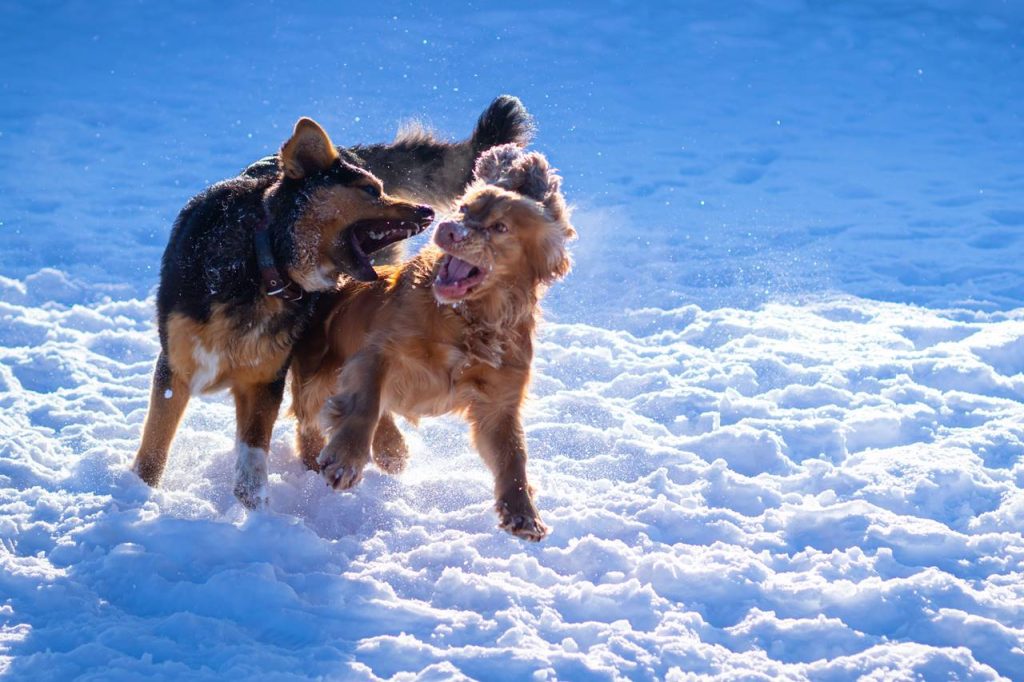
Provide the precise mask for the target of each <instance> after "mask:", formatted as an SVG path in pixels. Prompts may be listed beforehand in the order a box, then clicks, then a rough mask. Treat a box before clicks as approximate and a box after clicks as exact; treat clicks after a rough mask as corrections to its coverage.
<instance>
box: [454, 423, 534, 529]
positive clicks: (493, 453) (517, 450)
mask: <svg viewBox="0 0 1024 682" xmlns="http://www.w3.org/2000/svg"><path fill="white" fill-rule="evenodd" d="M469 418H470V425H471V426H472V432H473V441H474V442H475V443H476V447H477V449H478V450H479V451H480V455H481V456H482V457H483V459H484V461H485V462H487V466H489V467H490V469H491V472H492V473H493V474H494V496H495V500H496V502H495V508H496V509H497V511H498V516H499V517H500V518H501V523H500V524H499V526H500V527H501V528H503V529H504V530H507V531H508V532H509V533H512V534H513V535H515V536H517V537H521V538H524V539H526V540H533V541H534V542H536V541H538V540H543V539H544V537H545V536H546V535H547V534H548V529H547V526H545V525H544V523H543V522H542V521H541V520H540V514H539V513H538V512H537V507H535V506H534V504H533V489H532V488H531V487H530V484H529V482H528V481H527V480H526V436H525V434H524V433H523V426H522V424H521V423H520V421H519V415H518V413H517V412H497V413H495V412H490V411H488V410H486V409H481V408H479V407H478V408H475V409H471V410H470V414H469Z"/></svg>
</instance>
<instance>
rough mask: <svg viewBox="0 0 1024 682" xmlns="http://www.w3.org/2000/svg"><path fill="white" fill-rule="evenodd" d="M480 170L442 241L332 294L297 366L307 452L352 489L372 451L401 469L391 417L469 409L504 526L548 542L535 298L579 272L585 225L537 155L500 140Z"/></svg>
mask: <svg viewBox="0 0 1024 682" xmlns="http://www.w3.org/2000/svg"><path fill="white" fill-rule="evenodd" d="M475 173H476V179H475V181H474V183H473V184H472V185H470V187H469V189H468V190H467V192H466V194H465V195H464V196H463V197H462V199H461V200H460V201H459V204H458V208H457V211H458V213H457V216H456V217H455V219H453V220H451V221H448V222H444V223H442V224H441V225H439V226H438V228H437V230H436V232H435V234H434V246H430V247H427V248H426V249H425V250H424V251H423V252H421V253H420V254H419V255H417V256H416V257H414V258H412V259H410V260H409V261H407V262H406V263H405V264H403V265H402V266H400V267H395V268H390V269H389V268H381V275H382V276H381V279H380V280H379V281H377V282H370V283H364V282H354V281H353V282H349V283H347V284H346V285H345V286H344V287H343V288H342V290H341V291H340V292H338V293H337V294H331V295H330V296H329V297H328V298H326V299H325V300H324V301H323V302H322V303H323V304H324V305H322V306H320V307H319V308H320V309H319V310H318V312H317V313H316V314H315V316H314V319H313V321H312V323H311V325H310V328H309V330H308V332H307V334H306V335H305V337H304V338H303V339H302V341H300V343H299V345H298V346H297V347H296V349H295V358H294V362H293V363H292V373H293V374H292V390H293V394H294V398H293V409H294V411H295V413H296V416H297V417H298V419H299V429H298V449H299V451H300V453H301V455H302V459H303V461H304V462H305V463H306V465H307V466H309V467H310V468H312V469H315V470H319V471H321V473H322V474H323V476H324V478H325V479H326V480H327V482H328V483H329V484H330V485H332V486H334V487H335V488H338V489H345V488H350V487H352V486H353V485H355V484H356V483H358V482H359V480H360V478H361V476H362V471H363V468H364V467H365V466H366V464H367V462H368V461H369V460H370V457H371V452H372V456H373V459H374V461H375V462H376V464H377V466H378V467H380V468H381V469H383V470H384V471H386V472H389V473H397V472H399V471H401V470H402V469H403V468H404V466H405V461H406V458H407V456H408V450H407V448H406V445H405V442H404V440H403V438H402V434H401V432H399V430H398V428H397V427H396V426H395V422H394V419H393V416H392V415H393V414H399V415H402V416H403V417H405V418H407V419H409V420H411V421H414V422H415V421H416V420H417V419H418V418H419V417H422V416H434V415H441V414H445V413H448V412H456V413H459V414H462V415H463V416H465V418H466V419H467V420H468V421H469V423H470V426H471V432H472V437H473V441H474V443H475V444H476V446H477V449H478V450H479V452H480V454H481V455H482V456H483V458H484V460H485V461H486V462H487V465H488V466H489V467H490V469H491V471H492V472H493V474H494V479H495V488H494V492H495V498H496V508H497V511H498V514H499V516H500V519H501V524H500V525H501V527H502V528H504V529H505V530H507V531H509V532H511V533H513V534H515V535H517V536H519V537H522V538H526V539H529V540H540V539H542V538H543V537H544V536H545V535H546V534H547V528H546V527H545V525H544V524H543V522H542V521H541V519H540V516H539V514H538V513H537V508H536V507H535V506H534V503H533V497H532V490H531V488H530V485H529V483H528V481H527V476H526V441H525V435H524V432H523V426H522V422H521V419H520V415H519V412H520V408H521V406H522V404H523V400H524V398H525V396H526V390H527V385H528V384H529V380H530V365H531V362H532V359H533V334H534V329H535V327H536V324H537V317H538V312H539V309H538V301H539V299H540V297H541V295H542V294H543V292H544V290H545V288H546V287H547V285H549V284H550V283H551V282H553V281H555V280H557V279H559V278H561V277H563V276H564V275H565V274H566V273H567V272H568V271H569V268H570V260H569V254H568V251H567V249H566V245H567V242H568V241H569V240H571V239H573V238H574V237H575V235H576V232H575V230H574V229H573V227H572V225H571V224H570V223H569V211H568V209H567V207H566V204H565V200H564V198H563V197H562V194H561V192H560V189H559V186H560V178H559V177H558V176H557V175H555V174H554V172H553V171H552V170H551V169H550V168H549V166H548V162H547V160H546V159H545V158H544V156H542V155H541V154H538V153H536V152H530V153H525V152H523V151H522V150H521V149H520V148H519V147H517V146H514V145H504V146H501V147H495V148H494V149H492V150H490V151H488V152H486V153H485V154H484V155H482V156H481V157H480V159H479V161H478V162H477V164H476V171H475ZM332 396H333V397H332ZM321 428H322V429H323V431H322V430H321ZM323 434H326V436H327V439H326V446H325V445H324V443H325V437H324V435H323Z"/></svg>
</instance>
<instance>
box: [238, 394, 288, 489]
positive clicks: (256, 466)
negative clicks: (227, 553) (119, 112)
mask: <svg viewBox="0 0 1024 682" xmlns="http://www.w3.org/2000/svg"><path fill="white" fill-rule="evenodd" d="M231 392H232V393H233V394H234V396H235V415H236V417H237V420H238V438H237V442H236V444H235V455H236V460H235V489H234V492H235V497H236V498H238V501H239V502H241V503H242V504H243V505H245V506H246V507H248V508H249V509H260V508H263V507H266V506H267V503H268V502H269V495H268V488H269V482H268V480H267V452H268V451H269V450H270V435H271V433H272V431H273V429H274V421H275V420H276V419H277V411H278V409H279V408H280V407H281V397H282V396H283V395H284V378H281V379H278V380H277V381H274V382H272V383H269V384H246V385H241V386H235V387H234V388H232V390H231Z"/></svg>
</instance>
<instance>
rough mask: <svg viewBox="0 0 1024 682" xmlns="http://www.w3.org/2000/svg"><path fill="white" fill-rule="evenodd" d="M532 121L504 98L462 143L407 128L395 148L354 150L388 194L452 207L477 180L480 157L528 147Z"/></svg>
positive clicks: (513, 101) (515, 100)
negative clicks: (490, 151) (499, 148)
mask: <svg viewBox="0 0 1024 682" xmlns="http://www.w3.org/2000/svg"><path fill="white" fill-rule="evenodd" d="M532 137H533V118H532V117H531V116H530V114H529V113H527V111H526V107H524V106H523V103H522V102H520V101H519V98H518V97H513V96H511V95H501V96H500V97H497V98H496V99H495V100H494V101H493V102H491V104H490V106H488V107H487V109H485V110H484V112H483V113H482V114H480V118H479V119H478V120H477V122H476V128H474V130H473V134H472V135H471V136H470V137H469V138H468V139H465V140H462V141H461V142H445V141H443V140H439V139H438V138H437V137H436V136H435V135H434V133H432V132H431V131H429V130H427V129H425V128H423V127H422V126H420V125H418V124H412V125H407V126H405V127H403V129H402V130H400V131H399V133H398V136H397V137H396V138H395V141H394V142H392V143H391V144H376V145H368V146H363V147H355V148H353V149H352V151H353V152H354V153H355V154H356V155H357V156H358V157H359V158H360V160H362V162H363V163H364V164H365V166H366V168H367V169H368V170H369V171H370V172H371V173H373V174H374V175H376V176H377V177H379V178H380V179H381V180H382V181H383V182H384V190H385V191H386V192H387V193H389V194H393V195H395V196H398V197H401V198H403V199H406V200H408V201H416V202H422V203H427V204H430V205H432V206H433V207H434V208H437V209H445V208H448V207H449V206H450V205H451V204H452V202H453V201H455V200H456V199H457V198H458V197H459V195H460V194H462V191H463V190H464V189H465V188H466V185H468V184H469V182H470V180H472V179H473V166H474V165H475V163H476V160H477V158H478V157H479V156H480V154H482V153H483V152H485V151H487V150H488V149H490V148H491V147H495V146H497V145H501V144H510V143H512V144H517V145H520V146H526V145H527V144H529V142H530V139H531V138H532Z"/></svg>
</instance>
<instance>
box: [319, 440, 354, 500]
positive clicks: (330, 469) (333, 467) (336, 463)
mask: <svg viewBox="0 0 1024 682" xmlns="http://www.w3.org/2000/svg"><path fill="white" fill-rule="evenodd" d="M316 461H317V464H319V465H320V475H321V476H323V477H324V480H325V481H327V485H329V486H331V487H332V488H334V489H335V490H348V489H349V488H351V487H353V486H354V485H356V484H357V483H359V481H361V480H363V468H364V467H365V466H366V459H365V458H356V457H351V456H348V455H346V453H344V452H339V451H338V450H336V449H334V448H332V447H331V444H328V446H327V447H325V448H324V449H323V450H322V451H321V452H320V456H319V457H317V458H316Z"/></svg>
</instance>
